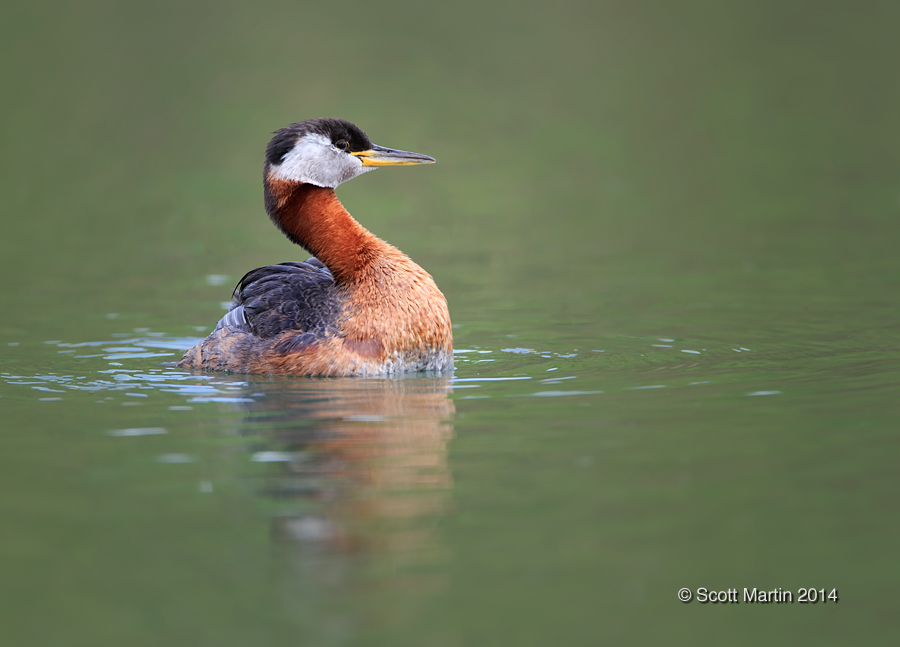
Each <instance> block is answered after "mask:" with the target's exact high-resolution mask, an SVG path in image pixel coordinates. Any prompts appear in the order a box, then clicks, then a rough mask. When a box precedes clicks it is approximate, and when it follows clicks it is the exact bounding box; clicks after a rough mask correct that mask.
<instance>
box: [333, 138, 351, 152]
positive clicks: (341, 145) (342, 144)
mask: <svg viewBox="0 0 900 647" xmlns="http://www.w3.org/2000/svg"><path fill="white" fill-rule="evenodd" d="M334 146H335V148H338V149H340V150H342V151H345V150H347V149H348V148H350V144H349V142H348V141H347V140H346V139H339V140H337V141H336V142H334Z"/></svg>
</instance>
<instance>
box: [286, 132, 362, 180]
mask: <svg viewBox="0 0 900 647" xmlns="http://www.w3.org/2000/svg"><path fill="white" fill-rule="evenodd" d="M372 170H374V167H371V166H363V165H362V162H361V161H360V160H359V158H357V157H354V156H353V155H348V154H347V153H344V152H343V151H339V150H337V149H336V148H335V147H334V146H332V145H331V140H330V139H328V138H327V137H326V136H325V135H319V134H317V133H310V134H307V135H304V136H303V137H301V138H300V140H299V141H298V142H297V144H296V145H295V146H294V147H293V148H292V149H291V150H290V152H288V154H287V155H285V156H284V159H282V161H281V164H278V165H275V166H272V175H273V177H274V178H276V179H279V180H287V181H290V182H303V183H305V184H315V185H316V186H323V187H331V188H332V189H333V188H335V187H336V186H337V185H338V184H340V183H341V182H346V181H347V180H350V179H353V178H355V177H356V176H357V175H362V174H363V173H366V172H368V171H372Z"/></svg>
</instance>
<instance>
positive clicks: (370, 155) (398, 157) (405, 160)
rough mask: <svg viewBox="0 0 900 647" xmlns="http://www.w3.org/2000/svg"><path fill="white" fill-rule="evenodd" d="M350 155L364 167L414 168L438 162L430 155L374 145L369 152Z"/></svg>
mask: <svg viewBox="0 0 900 647" xmlns="http://www.w3.org/2000/svg"><path fill="white" fill-rule="evenodd" d="M350 154H351V155H355V156H356V157H358V158H359V161H360V162H362V165H363V166H412V165H413V164H434V163H435V161H436V160H435V159H434V158H433V157H428V155H420V154H419V153H410V152H409V151H398V150H394V149H393V148H384V147H382V146H375V145H374V144H373V145H372V148H370V149H369V150H367V151H359V152H358V153H350Z"/></svg>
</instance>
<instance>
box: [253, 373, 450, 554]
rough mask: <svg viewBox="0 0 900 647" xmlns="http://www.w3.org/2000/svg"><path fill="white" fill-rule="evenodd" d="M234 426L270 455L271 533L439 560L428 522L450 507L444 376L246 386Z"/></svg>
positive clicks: (307, 543)
mask: <svg viewBox="0 0 900 647" xmlns="http://www.w3.org/2000/svg"><path fill="white" fill-rule="evenodd" d="M251 389H253V390H254V395H255V396H256V397H254V398H253V402H252V403H248V405H247V408H248V417H247V421H246V424H245V425H244V426H243V429H244V433H249V434H253V435H255V436H256V437H257V438H259V441H258V442H257V443H256V444H255V445H254V446H253V447H252V449H253V450H254V455H253V456H254V460H257V461H260V462H269V461H271V462H273V463H274V464H273V465H272V466H271V467H270V468H269V469H268V470H266V476H264V477H263V478H264V481H265V485H264V486H263V493H264V494H265V495H266V496H267V497H270V498H271V499H273V500H274V501H277V502H278V505H277V506H276V507H277V508H278V510H279V512H277V513H276V514H275V515H274V516H273V521H272V534H273V537H274V538H276V539H277V540H280V541H284V542H289V543H291V544H293V545H297V546H303V547H306V548H309V547H313V548H315V549H320V550H330V551H341V552H344V551H351V552H358V551H360V552H378V553H381V552H388V553H390V554H391V555H392V558H393V559H392V561H394V562H395V563H396V560H397V559H398V558H401V559H400V561H405V562H413V563H422V562H432V561H434V560H440V559H441V555H440V553H441V549H440V542H439V541H437V537H436V536H435V533H436V529H435V524H434V521H435V519H436V518H437V517H440V516H442V515H444V514H446V513H447V512H448V510H449V507H450V487H451V476H450V470H449V468H448V464H447V443H448V441H449V440H450V438H451V437H452V435H453V427H452V424H451V418H452V416H453V414H454V411H455V409H454V406H453V401H452V400H450V398H449V397H448V392H449V379H448V378H409V379H346V378H334V379H327V380H322V379H313V380H310V379H307V380H303V379H301V380H284V381H272V382H265V383H260V382H256V383H253V384H252V385H251Z"/></svg>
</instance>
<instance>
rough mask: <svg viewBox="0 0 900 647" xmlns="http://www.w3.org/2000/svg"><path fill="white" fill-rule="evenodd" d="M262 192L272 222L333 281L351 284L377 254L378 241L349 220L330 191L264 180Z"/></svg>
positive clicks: (345, 211) (306, 185) (323, 188)
mask: <svg viewBox="0 0 900 647" xmlns="http://www.w3.org/2000/svg"><path fill="white" fill-rule="evenodd" d="M265 192H266V195H265V198H266V211H267V212H268V213H269V217H270V218H271V219H272V222H274V223H275V224H276V225H277V226H278V228H279V229H281V231H282V232H284V234H285V235H286V236H287V237H288V238H289V239H290V240H291V241H292V242H294V243H297V244H298V245H300V246H301V247H303V248H304V249H306V250H307V251H308V252H309V253H311V254H312V255H313V256H315V257H316V258H318V259H319V260H320V261H322V262H323V263H324V264H325V266H326V267H327V268H328V269H329V270H331V273H332V275H333V276H334V278H335V280H336V281H337V282H350V281H353V279H354V278H356V277H358V276H359V275H360V273H361V272H362V271H363V269H365V267H366V266H368V265H369V263H371V261H372V260H373V258H374V257H375V256H376V255H377V253H378V247H379V243H381V241H380V240H379V239H378V238H376V237H375V236H374V235H373V234H372V233H371V232H369V231H368V230H367V229H366V228H365V227H363V226H362V225H360V224H359V223H358V222H356V220H354V219H353V216H351V215H350V213H349V212H348V211H347V210H346V209H344V205H342V204H341V202H340V200H338V198H337V196H336V195H335V194H334V189H331V188H328V187H320V186H315V185H313V184H304V183H300V182H285V181H282V180H272V179H269V178H266V182H265ZM382 244H383V243H382Z"/></svg>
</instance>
